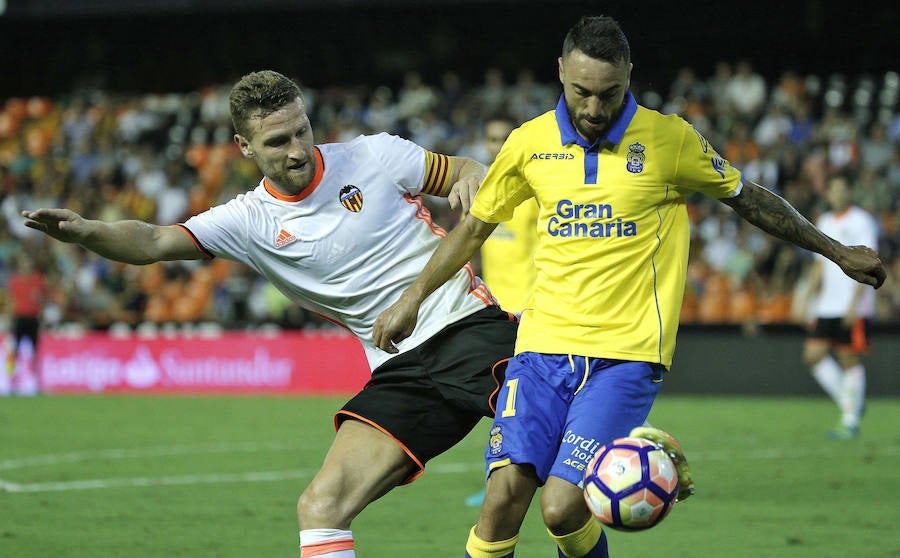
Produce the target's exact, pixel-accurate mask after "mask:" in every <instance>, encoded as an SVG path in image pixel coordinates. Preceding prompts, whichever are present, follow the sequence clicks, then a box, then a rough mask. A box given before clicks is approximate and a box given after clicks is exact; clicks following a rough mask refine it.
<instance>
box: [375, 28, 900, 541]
mask: <svg viewBox="0 0 900 558" xmlns="http://www.w3.org/2000/svg"><path fill="white" fill-rule="evenodd" d="M631 70H632V64H631V55H630V50H629V46H628V41H627V39H626V38H625V35H624V33H623V32H622V30H621V29H620V28H619V25H618V24H617V23H616V22H615V20H613V19H611V18H608V17H585V18H582V19H581V20H579V21H578V22H577V23H576V24H575V25H574V26H573V27H572V29H570V30H569V33H568V34H567V35H566V38H565V41H564V42H563V49H562V56H561V57H560V58H559V79H560V81H561V82H562V85H563V95H562V97H561V98H560V101H559V104H558V105H557V106H556V108H555V110H552V111H550V112H547V113H545V114H543V115H541V116H538V117H537V118H535V119H533V120H530V121H528V122H526V123H525V124H523V125H522V126H521V127H519V128H518V129H517V130H515V131H513V133H512V134H511V135H510V137H509V139H508V140H507V141H506V144H505V145H504V146H503V150H502V151H501V153H500V155H499V156H498V157H497V160H496V161H495V162H494V163H493V165H492V166H491V168H490V170H489V172H488V174H487V176H486V177H485V179H484V181H483V183H482V185H481V188H480V190H479V191H478V193H477V194H476V196H475V200H474V203H473V206H472V208H471V210H470V212H469V215H468V216H467V217H466V218H465V220H463V221H462V223H460V225H458V226H457V227H456V228H455V229H454V230H453V231H452V232H451V233H450V234H449V235H448V236H447V237H446V238H444V239H443V240H442V241H441V245H440V246H439V247H438V249H437V251H436V252H435V253H434V255H433V256H432V257H431V259H430V260H429V262H428V264H427V265H426V266H425V269H424V270H423V271H422V273H421V274H420V275H419V277H418V278H417V279H416V281H414V282H413V284H412V285H411V286H410V287H408V288H407V289H406V291H404V293H403V294H402V295H401V296H400V299H399V300H398V301H397V302H396V303H394V305H393V306H391V307H390V308H389V309H388V310H386V311H385V312H384V313H382V314H381V315H380V316H379V317H378V319H376V321H375V333H374V340H375V343H376V345H377V346H378V347H380V348H382V349H384V350H385V351H388V352H392V351H394V350H396V349H395V348H394V346H393V345H394V343H397V342H398V341H400V340H402V339H403V338H405V336H406V335H407V334H408V333H409V332H410V331H411V330H412V327H413V326H414V325H415V323H416V320H417V311H418V308H419V305H420V304H421V303H422V301H423V300H425V298H426V297H427V296H428V295H429V293H431V292H432V290H433V289H435V288H437V287H438V286H439V285H441V284H442V282H443V281H444V280H446V279H447V278H448V277H450V276H451V275H452V274H453V273H454V272H455V271H456V270H457V269H458V268H459V267H461V266H462V265H464V264H465V263H466V261H468V259H469V258H470V257H471V255H472V254H473V253H474V252H475V250H477V249H478V247H479V246H480V245H481V243H482V242H483V241H484V239H485V238H487V237H488V235H489V234H490V233H491V232H492V231H493V230H494V228H495V227H496V224H497V223H498V222H500V221H504V220H506V219H509V218H510V216H511V215H512V211H513V208H515V207H516V206H517V205H518V204H520V203H523V202H524V201H526V200H528V199H530V198H537V200H538V204H539V206H540V212H539V215H538V224H537V229H538V231H539V233H538V247H537V251H536V253H535V266H536V267H537V278H536V282H535V287H534V294H533V295H532V301H531V303H530V304H529V308H527V309H526V310H525V312H524V313H523V314H522V321H521V324H520V326H519V332H518V339H517V341H516V351H515V352H516V355H515V357H514V358H513V359H512V360H511V361H510V363H509V366H508V368H507V372H506V380H505V382H504V387H503V388H502V389H501V391H500V394H499V400H498V402H497V414H496V417H495V419H494V424H493V427H492V428H491V430H490V440H489V444H488V447H487V449H486V451H485V456H486V461H487V471H488V475H489V476H488V480H487V487H486V495H485V499H484V503H483V504H482V507H481V512H480V514H479V516H478V523H477V524H476V525H475V527H474V528H473V529H472V531H471V532H470V535H469V539H468V542H467V544H466V555H467V556H470V557H471V558H501V557H510V556H512V555H513V552H514V550H515V545H516V541H517V539H518V533H519V528H520V526H521V523H522V520H523V518H524V516H525V512H526V511H527V509H528V506H529V504H530V502H531V499H532V497H533V496H534V493H535V491H536V490H537V488H538V486H541V485H543V487H544V488H543V491H542V493H541V511H542V513H543V519H544V523H545V524H546V526H547V529H548V531H549V532H550V535H551V537H552V538H553V539H554V541H555V542H556V544H557V546H558V547H559V556H561V557H569V558H576V557H591V558H594V557H606V556H608V552H607V546H606V537H605V536H604V534H603V532H602V529H601V528H600V525H599V523H598V522H596V521H595V520H594V519H593V518H592V517H591V514H590V512H589V510H588V509H587V506H586V504H585V501H584V497H583V491H582V478H583V474H584V469H585V467H586V464H587V462H588V460H589V459H590V458H591V456H592V455H593V453H594V452H595V451H596V450H597V449H598V448H599V447H600V446H602V445H603V444H605V443H606V442H609V441H611V440H613V439H614V438H617V437H621V436H625V435H628V434H629V433H630V432H631V431H632V429H633V428H635V427H639V426H640V425H641V424H642V423H643V421H644V420H645V419H646V418H647V416H648V414H649V412H650V407H651V405H652V403H653V400H654V398H655V397H656V394H657V392H658V390H659V387H660V383H661V382H662V379H663V372H664V371H665V369H667V368H668V367H669V366H670V364H671V362H672V353H673V351H674V348H675V333H676V329H677V327H678V314H679V309H680V307H681V300H682V295H683V290H684V283H685V275H686V270H687V258H688V244H689V238H690V237H689V230H688V227H689V224H688V216H687V211H686V208H685V196H686V195H688V194H690V193H692V192H701V193H704V194H706V195H708V196H712V197H714V198H717V199H719V200H721V201H722V202H723V203H725V204H727V205H729V206H730V207H731V208H733V209H734V211H735V212H736V213H737V214H738V215H740V216H741V217H743V218H744V219H746V220H748V221H750V222H751V223H753V224H754V225H756V226H758V227H760V228H761V229H762V230H764V231H766V232H768V233H770V234H773V235H775V236H777V237H780V238H783V239H785V240H788V241H791V242H793V243H795V244H796V245H798V246H800V247H802V248H806V249H808V250H811V251H814V252H817V253H819V254H822V255H823V256H825V257H826V258H828V259H829V260H831V261H833V262H834V263H836V264H837V265H838V266H839V267H840V268H841V269H842V270H843V272H844V273H846V274H847V275H848V276H850V277H852V278H853V279H855V280H857V281H859V282H861V283H866V284H869V285H873V286H875V287H878V286H880V285H881V284H882V283H883V282H884V279H885V276H886V270H885V268H884V265H883V264H882V263H881V261H880V260H879V259H878V256H877V254H876V253H875V252H874V251H873V250H871V249H870V248H867V247H864V246H853V247H847V246H845V245H843V244H841V243H839V242H837V241H835V240H834V239H832V238H830V237H828V236H826V235H825V234H823V233H822V232H821V231H819V230H818V229H817V228H816V227H815V226H813V225H812V224H811V223H810V222H809V221H807V220H806V219H805V218H803V217H802V216H801V215H800V214H799V213H798V212H797V211H796V210H794V208H793V207H791V206H790V205H789V204H788V203H787V202H786V201H785V200H783V199H782V198H780V197H779V196H777V195H775V194H773V193H771V192H770V191H768V190H766V189H765V188H763V187H761V186H758V185H756V184H754V183H752V182H750V181H747V180H744V179H743V178H742V177H741V174H740V172H739V171H738V170H737V169H735V168H733V167H732V166H731V165H730V164H729V163H728V162H727V161H725V160H724V159H723V158H722V157H720V156H719V155H718V154H717V153H716V151H715V150H714V149H713V148H712V147H711V146H710V145H709V143H708V142H707V141H706V140H705V139H704V138H703V137H702V136H701V135H700V134H698V133H697V132H696V131H695V130H694V129H693V128H692V127H691V126H690V125H689V124H688V123H687V122H685V121H684V120H682V119H681V118H679V117H678V116H663V115H661V114H659V113H657V112H654V111H652V110H648V109H646V108H644V107H641V106H639V105H638V104H637V103H636V102H635V100H634V97H633V96H632V95H631V93H630V92H629V90H628V87H629V83H630V78H631ZM679 476H680V477H681V476H682V475H679ZM679 480H680V481H684V480H688V479H683V478H680V479H679ZM680 484H681V485H682V487H684V488H687V487H688V486H689V483H686V482H681V483H680ZM682 492H683V493H682ZM687 493H688V492H687V491H686V490H685V491H679V497H680V498H683V497H684V496H685V495H687Z"/></svg>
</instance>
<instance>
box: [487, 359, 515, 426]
mask: <svg viewBox="0 0 900 558" xmlns="http://www.w3.org/2000/svg"><path fill="white" fill-rule="evenodd" d="M509 361H510V359H508V358H504V359H503V360H498V361H497V362H495V363H494V366H492V367H491V376H493V378H494V385H495V386H496V387H495V388H494V391H492V392H491V395H490V396H489V398H488V405H489V406H490V407H491V412H492V413H494V414H497V395H499V394H500V386H501V385H503V381H502V380H501V379H500V372H499V371H498V370H497V367H498V366H500V365H501V364H507V363H509ZM503 376H504V378H505V377H506V370H505V369H504V371H503Z"/></svg>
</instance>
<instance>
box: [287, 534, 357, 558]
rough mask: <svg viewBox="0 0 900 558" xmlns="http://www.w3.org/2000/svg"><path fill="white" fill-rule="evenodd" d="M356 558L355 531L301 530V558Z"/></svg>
mask: <svg viewBox="0 0 900 558" xmlns="http://www.w3.org/2000/svg"><path fill="white" fill-rule="evenodd" d="M313 556H315V557H316V558H356V552H355V551H354V550H353V532H352V531H343V530H341V529H303V530H302V531H300V558H312V557H313Z"/></svg>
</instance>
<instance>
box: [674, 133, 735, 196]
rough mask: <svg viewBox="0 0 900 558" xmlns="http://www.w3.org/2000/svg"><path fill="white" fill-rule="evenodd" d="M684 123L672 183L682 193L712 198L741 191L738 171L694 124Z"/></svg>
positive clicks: (732, 194) (733, 194)
mask: <svg viewBox="0 0 900 558" xmlns="http://www.w3.org/2000/svg"><path fill="white" fill-rule="evenodd" d="M681 124H682V126H683V129H682V138H681V149H680V151H679V154H678V162H677V166H676V169H675V186H676V188H678V189H680V190H682V193H683V194H688V193H690V192H700V193H701V194H704V195H707V196H709V197H711V198H716V199H721V198H732V197H734V196H736V195H738V194H739V193H740V192H741V186H742V185H743V182H742V180H743V179H742V177H741V171H739V170H738V169H736V168H735V167H733V166H731V163H729V162H728V161H727V160H726V159H725V158H724V157H722V156H721V155H719V154H718V153H717V152H716V150H715V149H714V148H713V147H712V145H710V143H709V141H707V139H706V138H705V137H703V135H702V134H700V132H698V131H697V130H696V129H695V128H694V127H693V126H691V125H690V124H688V123H687V122H684V121H681Z"/></svg>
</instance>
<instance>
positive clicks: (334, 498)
mask: <svg viewBox="0 0 900 558" xmlns="http://www.w3.org/2000/svg"><path fill="white" fill-rule="evenodd" d="M341 504H342V502H341V498H340V497H339V496H338V495H337V494H334V493H332V492H331V491H328V490H323V489H322V488H321V487H319V486H318V485H316V483H315V482H313V483H312V484H310V485H309V486H307V487H306V490H304V491H303V493H302V494H300V498H298V499H297V523H298V524H299V526H300V528H301V529H346V528H348V527H349V524H350V521H349V519H348V518H346V517H343V514H342V512H341Z"/></svg>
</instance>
